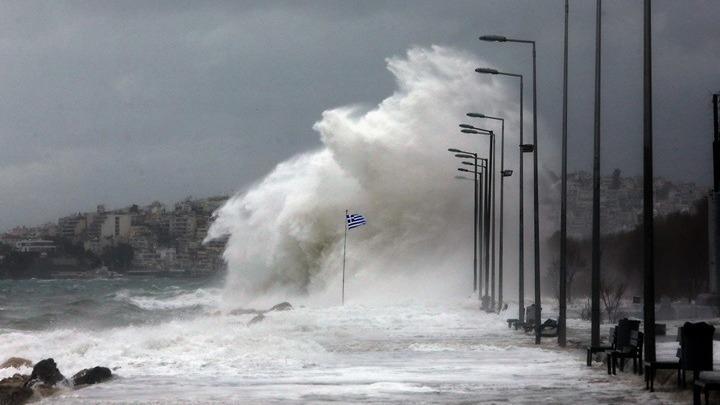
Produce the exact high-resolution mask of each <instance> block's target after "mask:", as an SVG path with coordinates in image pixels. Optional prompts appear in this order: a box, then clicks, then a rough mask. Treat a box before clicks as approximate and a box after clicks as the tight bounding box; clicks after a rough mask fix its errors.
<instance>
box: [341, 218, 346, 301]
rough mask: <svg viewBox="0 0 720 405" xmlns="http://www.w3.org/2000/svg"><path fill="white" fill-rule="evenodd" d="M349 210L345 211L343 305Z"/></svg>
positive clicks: (343, 298)
mask: <svg viewBox="0 0 720 405" xmlns="http://www.w3.org/2000/svg"><path fill="white" fill-rule="evenodd" d="M347 228H348V210H345V239H344V240H343V271H342V301H341V302H342V304H343V305H345V252H346V251H347V231H348V230H347Z"/></svg>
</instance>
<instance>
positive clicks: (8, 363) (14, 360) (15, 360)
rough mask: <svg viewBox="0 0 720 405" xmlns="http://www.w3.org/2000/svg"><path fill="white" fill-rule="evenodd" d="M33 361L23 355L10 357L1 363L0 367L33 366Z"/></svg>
mask: <svg viewBox="0 0 720 405" xmlns="http://www.w3.org/2000/svg"><path fill="white" fill-rule="evenodd" d="M32 366H33V362H32V361H30V360H28V359H23V358H22V357H10V358H9V359H7V360H5V361H4V362H3V363H2V364H0V368H20V367H32Z"/></svg>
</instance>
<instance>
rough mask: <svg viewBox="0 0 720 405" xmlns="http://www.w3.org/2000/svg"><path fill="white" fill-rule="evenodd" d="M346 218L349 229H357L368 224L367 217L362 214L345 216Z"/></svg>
mask: <svg viewBox="0 0 720 405" xmlns="http://www.w3.org/2000/svg"><path fill="white" fill-rule="evenodd" d="M345 218H346V219H347V227H348V229H353V228H357V227H358V226H363V225H366V224H367V221H366V220H365V217H363V216H362V215H360V214H350V215H345Z"/></svg>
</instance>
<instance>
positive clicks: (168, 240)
mask: <svg viewBox="0 0 720 405" xmlns="http://www.w3.org/2000/svg"><path fill="white" fill-rule="evenodd" d="M226 200H227V197H226V196H217V197H210V198H201V199H193V198H186V199H184V200H183V201H179V202H177V203H175V204H174V205H172V206H171V208H169V207H168V206H167V205H165V204H163V203H161V202H157V201H155V202H153V203H151V204H149V205H147V206H138V205H131V206H129V207H125V208H120V209H112V210H111V209H107V208H106V207H105V206H104V205H98V206H97V208H96V210H94V211H91V212H78V213H74V214H72V215H68V216H64V217H61V218H59V219H58V222H57V224H45V225H42V226H39V227H32V228H27V227H18V228H15V229H12V230H10V231H8V232H5V233H4V234H2V235H0V242H2V243H3V244H5V245H7V246H10V247H12V248H13V249H14V250H16V251H18V252H23V253H29V252H42V253H55V252H56V251H58V253H57V254H54V255H52V257H50V258H49V259H48V260H50V261H51V263H52V264H53V265H58V266H60V265H62V267H63V269H64V271H68V269H71V268H72V265H73V264H77V265H78V266H79V265H80V263H82V262H83V260H81V258H78V257H77V250H78V249H79V251H80V252H88V254H89V255H91V256H94V257H97V258H99V259H98V260H100V261H102V260H103V258H107V257H108V255H110V256H112V254H114V253H117V252H121V254H127V252H128V251H131V252H132V253H131V257H132V259H131V264H130V265H129V266H128V267H127V268H124V269H123V270H124V271H125V272H126V273H129V274H160V273H164V274H168V275H193V276H203V275H209V274H213V273H215V272H217V271H218V270H220V269H222V267H223V265H224V262H223V260H222V253H223V251H224V249H225V242H226V241H225V240H218V241H212V242H209V243H204V239H205V236H206V235H207V231H208V229H209V227H210V225H211V222H212V214H213V212H214V211H215V210H216V209H218V208H219V207H220V206H222V204H224V202H225V201H226ZM59 246H63V248H64V249H65V250H67V249H71V250H75V251H76V252H75V256H76V257H70V256H63V254H62V252H60V250H61V249H59ZM105 264H106V265H107V263H105ZM111 266H112V265H111Z"/></svg>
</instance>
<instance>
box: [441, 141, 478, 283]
mask: <svg viewBox="0 0 720 405" xmlns="http://www.w3.org/2000/svg"><path fill="white" fill-rule="evenodd" d="M448 152H451V153H456V155H455V156H456V157H463V158H465V157H466V156H467V157H469V158H472V159H474V160H475V165H477V161H478V157H477V153H473V152H465V151H462V150H460V149H455V148H450V149H448ZM473 198H474V201H475V203H474V209H473V292H475V291H477V288H478V266H477V264H478V262H477V255H478V251H477V248H478V240H477V237H478V174H477V173H475V189H474V192H473Z"/></svg>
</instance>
